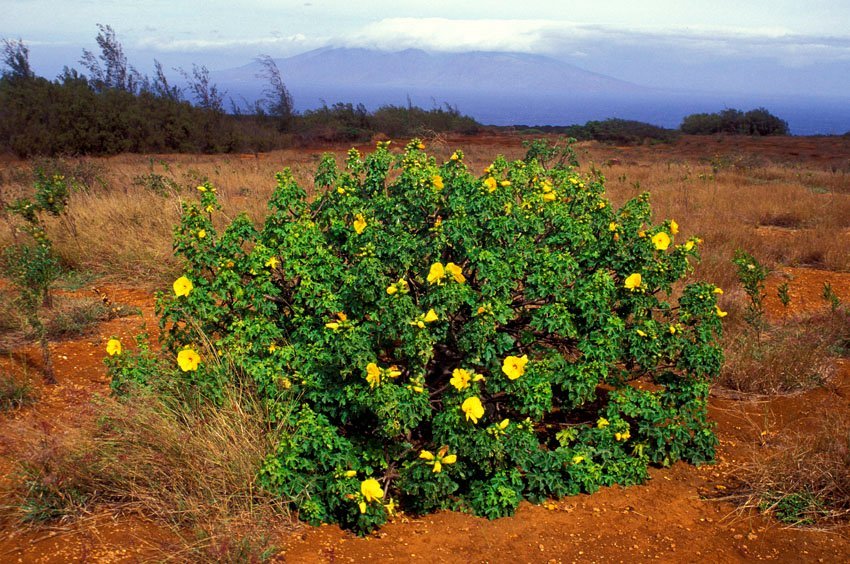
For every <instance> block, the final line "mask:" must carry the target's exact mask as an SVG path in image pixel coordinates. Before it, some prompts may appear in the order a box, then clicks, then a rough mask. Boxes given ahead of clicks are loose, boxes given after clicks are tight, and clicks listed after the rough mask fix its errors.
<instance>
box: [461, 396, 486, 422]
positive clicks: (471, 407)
mask: <svg viewBox="0 0 850 564" xmlns="http://www.w3.org/2000/svg"><path fill="white" fill-rule="evenodd" d="M460 408H461V410H463V412H464V413H465V414H466V420H467V421H469V420H470V419H471V420H472V422H473V423H478V420H479V419H480V418H481V417H483V416H484V406H483V405H481V400H480V399H478V398H477V397H475V396H472V397H471V398H466V399H465V400H464V401H463V404H461V406H460Z"/></svg>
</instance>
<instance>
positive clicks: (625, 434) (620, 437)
mask: <svg viewBox="0 0 850 564" xmlns="http://www.w3.org/2000/svg"><path fill="white" fill-rule="evenodd" d="M631 436H632V434H631V433H629V430H628V429H626V430H625V431H623V432H622V433H614V438H615V439H617V440H618V441H627V440H629V437H631Z"/></svg>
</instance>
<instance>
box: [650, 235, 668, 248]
mask: <svg viewBox="0 0 850 564" xmlns="http://www.w3.org/2000/svg"><path fill="white" fill-rule="evenodd" d="M652 244H653V245H655V248H656V249H658V250H659V251H666V250H667V247H669V246H670V236H669V235H667V234H666V233H664V232H663V231H659V232H658V233H656V234H655V235H653V236H652Z"/></svg>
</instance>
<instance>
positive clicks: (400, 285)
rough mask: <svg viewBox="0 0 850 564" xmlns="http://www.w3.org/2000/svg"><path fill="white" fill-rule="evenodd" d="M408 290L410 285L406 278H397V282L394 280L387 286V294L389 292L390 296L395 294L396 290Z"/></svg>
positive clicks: (403, 291)
mask: <svg viewBox="0 0 850 564" xmlns="http://www.w3.org/2000/svg"><path fill="white" fill-rule="evenodd" d="M409 290H410V285H409V284H408V283H407V280H405V279H404V278H399V279H398V282H396V283H395V284H390V285H389V286H387V294H389V295H391V296H393V295H395V294H397V293H398V292H401V293H402V294H406V293H407V292H408V291H409Z"/></svg>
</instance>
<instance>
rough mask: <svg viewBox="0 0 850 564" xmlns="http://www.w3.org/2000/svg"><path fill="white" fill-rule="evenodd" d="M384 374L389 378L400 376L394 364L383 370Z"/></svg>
mask: <svg viewBox="0 0 850 564" xmlns="http://www.w3.org/2000/svg"><path fill="white" fill-rule="evenodd" d="M384 373H385V374H386V375H387V376H389V377H390V378H398V377H399V376H401V370H399V369H398V366H396V365H395V364H393V365H392V366H390V367H389V368H387V369H386V370H384Z"/></svg>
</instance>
